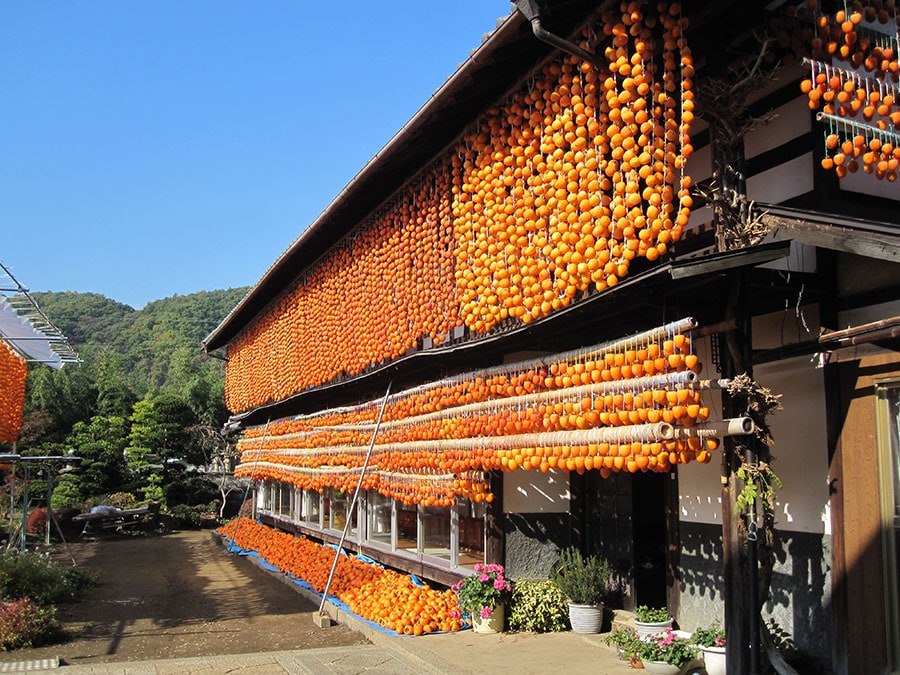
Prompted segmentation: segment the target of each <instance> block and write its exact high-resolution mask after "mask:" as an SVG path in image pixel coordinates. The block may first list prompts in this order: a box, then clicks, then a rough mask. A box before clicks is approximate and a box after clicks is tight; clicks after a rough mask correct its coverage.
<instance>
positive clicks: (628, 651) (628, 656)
mask: <svg viewBox="0 0 900 675" xmlns="http://www.w3.org/2000/svg"><path fill="white" fill-rule="evenodd" d="M605 640H606V644H608V645H610V646H613V647H615V648H616V656H618V657H619V660H620V661H631V664H632V666H635V665H637V664H636V663H635V661H636V660H640V659H639V657H638V655H637V653H638V647H639V645H638V642H639V638H638V636H637V633H635V632H634V631H633V630H632V629H630V628H616V629H614V630H612V631H611V632H610V634H609V635H607V636H606V638H605ZM642 667H643V666H642Z"/></svg>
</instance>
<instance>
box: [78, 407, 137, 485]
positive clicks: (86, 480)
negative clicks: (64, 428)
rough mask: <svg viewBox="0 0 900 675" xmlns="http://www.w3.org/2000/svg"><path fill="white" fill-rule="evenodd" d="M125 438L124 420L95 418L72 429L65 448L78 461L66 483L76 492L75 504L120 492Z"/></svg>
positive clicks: (125, 422)
mask: <svg viewBox="0 0 900 675" xmlns="http://www.w3.org/2000/svg"><path fill="white" fill-rule="evenodd" d="M128 438H129V428H128V421H127V420H126V419H125V418H124V417H118V416H113V417H103V416H95V417H93V418H91V420H90V422H78V423H77V424H76V425H75V427H74V428H73V429H72V433H71V434H69V436H68V438H67V439H66V444H67V445H68V447H69V449H70V451H71V452H72V453H73V454H74V455H76V456H78V457H81V462H80V464H79V466H78V473H77V474H73V475H74V476H75V479H74V480H70V481H69V482H71V483H74V485H75V487H77V489H78V492H79V499H78V500H77V501H84V500H85V499H87V498H89V497H95V496H99V495H104V494H110V493H113V492H120V491H122V490H123V489H124V487H125V483H126V480H127V479H126V475H127V474H126V470H127V467H126V465H125V454H124V453H125V448H126V447H127V446H128Z"/></svg>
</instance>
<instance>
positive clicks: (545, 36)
mask: <svg viewBox="0 0 900 675" xmlns="http://www.w3.org/2000/svg"><path fill="white" fill-rule="evenodd" d="M513 4H514V5H515V6H516V9H517V10H519V12H520V13H521V14H522V15H523V16H524V17H525V18H526V19H528V21H530V22H531V30H532V31H533V32H534V36H535V37H536V38H537V39H538V40H540V41H541V42H546V43H547V44H548V45H551V46H553V47H556V48H557V49H559V50H561V51H564V52H566V53H567V54H571V55H572V56H577V57H578V58H579V59H582V60H583V61H588V62H589V63H593V64H594V65H597V66H602V65H604V63H603V62H602V61H601V60H600V59H599V58H598V57H597V55H596V54H591V52H589V51H586V50H584V49H582V48H581V47H579V46H578V45H576V44H575V43H574V42H570V41H569V40H566V39H565V38H562V37H560V36H559V35H556V34H555V33H551V32H550V31H548V30H547V29H546V28H544V26H543V24H542V23H541V7H540V3H539V2H538V0H514V2H513Z"/></svg>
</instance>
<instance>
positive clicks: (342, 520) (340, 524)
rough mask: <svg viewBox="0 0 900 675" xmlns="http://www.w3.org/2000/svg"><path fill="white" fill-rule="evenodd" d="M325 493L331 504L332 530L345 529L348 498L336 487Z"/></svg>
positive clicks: (330, 524) (330, 525)
mask: <svg viewBox="0 0 900 675" xmlns="http://www.w3.org/2000/svg"><path fill="white" fill-rule="evenodd" d="M325 494H326V497H327V499H328V501H329V503H330V504H331V522H330V523H329V527H330V528H331V529H332V530H343V529H344V525H346V524H347V499H346V497H345V496H344V495H342V494H341V493H340V492H338V491H337V490H334V489H330V490H327V491H326V493H325Z"/></svg>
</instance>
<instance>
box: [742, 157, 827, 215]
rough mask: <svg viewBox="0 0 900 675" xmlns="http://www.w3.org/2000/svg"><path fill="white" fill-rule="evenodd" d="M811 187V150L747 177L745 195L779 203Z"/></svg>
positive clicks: (768, 202)
mask: <svg viewBox="0 0 900 675" xmlns="http://www.w3.org/2000/svg"><path fill="white" fill-rule="evenodd" d="M812 189H813V155H812V153H811V152H808V153H806V154H804V155H800V157H797V158H796V159H792V160H791V161H789V162H785V163H784V164H780V165H778V166H776V167H773V168H771V169H769V170H768V171H763V172H762V173H759V174H757V175H755V176H751V177H750V178H748V179H747V197H749V198H750V200H751V201H760V202H764V203H767V204H779V203H781V202H783V201H787V200H788V199H790V198H791V197H796V196H798V195H802V194H806V193H807V192H809V191H810V190H812Z"/></svg>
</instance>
